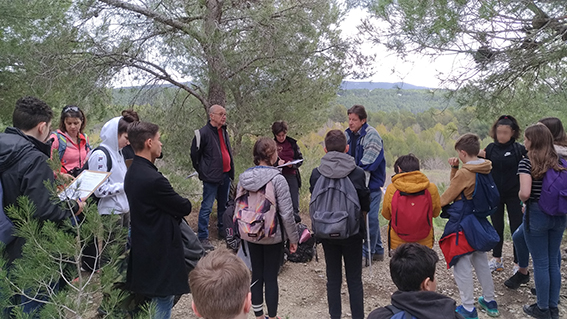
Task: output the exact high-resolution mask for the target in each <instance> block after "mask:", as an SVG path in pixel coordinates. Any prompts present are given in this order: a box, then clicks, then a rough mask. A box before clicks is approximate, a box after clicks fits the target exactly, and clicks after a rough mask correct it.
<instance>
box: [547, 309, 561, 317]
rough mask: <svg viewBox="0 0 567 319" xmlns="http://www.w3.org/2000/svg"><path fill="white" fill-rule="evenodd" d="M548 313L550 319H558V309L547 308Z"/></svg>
mask: <svg viewBox="0 0 567 319" xmlns="http://www.w3.org/2000/svg"><path fill="white" fill-rule="evenodd" d="M549 313H550V314H551V319H559V308H551V307H549Z"/></svg>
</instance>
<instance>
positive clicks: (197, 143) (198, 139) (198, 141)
mask: <svg viewBox="0 0 567 319" xmlns="http://www.w3.org/2000/svg"><path fill="white" fill-rule="evenodd" d="M195 146H196V147H197V150H198V149H199V148H201V131H199V130H195Z"/></svg>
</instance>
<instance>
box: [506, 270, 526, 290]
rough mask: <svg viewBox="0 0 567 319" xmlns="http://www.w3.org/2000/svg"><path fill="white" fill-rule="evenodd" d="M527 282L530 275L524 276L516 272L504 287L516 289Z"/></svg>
mask: <svg viewBox="0 0 567 319" xmlns="http://www.w3.org/2000/svg"><path fill="white" fill-rule="evenodd" d="M528 281H530V273H528V274H527V275H524V274H522V273H521V272H519V271H518V272H516V273H515V274H514V276H512V277H510V278H509V279H508V280H506V281H505V282H504V285H505V286H506V287H508V288H510V289H518V288H520V286H521V285H522V284H527V283H528Z"/></svg>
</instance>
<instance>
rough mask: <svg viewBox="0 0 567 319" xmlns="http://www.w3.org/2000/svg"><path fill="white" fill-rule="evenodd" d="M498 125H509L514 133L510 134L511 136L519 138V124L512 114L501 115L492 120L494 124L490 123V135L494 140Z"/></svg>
mask: <svg viewBox="0 0 567 319" xmlns="http://www.w3.org/2000/svg"><path fill="white" fill-rule="evenodd" d="M500 125H508V126H510V128H511V129H512V130H513V131H514V134H512V138H513V139H514V140H517V139H518V138H520V132H521V129H520V125H518V121H516V119H515V118H514V117H513V116H512V115H502V116H500V117H499V118H498V119H497V120H496V122H494V124H492V127H491V128H490V137H492V138H493V139H494V140H496V129H497V128H498V127H499V126H500Z"/></svg>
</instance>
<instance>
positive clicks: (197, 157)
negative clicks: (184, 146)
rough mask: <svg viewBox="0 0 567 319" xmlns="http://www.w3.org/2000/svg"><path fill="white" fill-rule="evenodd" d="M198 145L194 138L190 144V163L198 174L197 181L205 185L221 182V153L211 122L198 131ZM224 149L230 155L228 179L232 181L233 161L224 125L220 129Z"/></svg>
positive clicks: (216, 131)
mask: <svg viewBox="0 0 567 319" xmlns="http://www.w3.org/2000/svg"><path fill="white" fill-rule="evenodd" d="M199 132H200V136H201V139H200V145H197V139H196V138H195V137H194V138H193V141H192V142H191V161H192V162H193V168H195V170H196V171H197V173H199V179H200V180H202V181H203V182H207V183H221V182H222V181H223V178H222V175H223V167H222V153H221V148H220V139H219V134H218V130H217V128H216V127H214V126H212V125H211V122H209V123H207V125H205V126H203V127H202V128H200V129H199ZM222 132H223V137H224V141H225V143H226V148H227V149H228V153H229V154H230V171H229V175H230V179H232V180H234V160H233V158H232V149H231V148H230V141H229V139H228V133H227V131H226V125H225V126H223V127H222Z"/></svg>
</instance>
